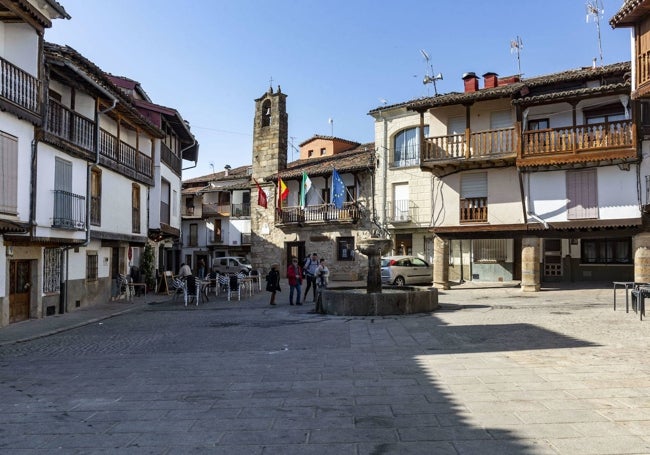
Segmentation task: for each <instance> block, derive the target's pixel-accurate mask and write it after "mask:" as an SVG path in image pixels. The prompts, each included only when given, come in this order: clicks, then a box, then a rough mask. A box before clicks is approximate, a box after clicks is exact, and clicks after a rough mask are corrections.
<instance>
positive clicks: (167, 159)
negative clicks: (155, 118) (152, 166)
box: [160, 142, 182, 175]
mask: <svg viewBox="0 0 650 455" xmlns="http://www.w3.org/2000/svg"><path fill="white" fill-rule="evenodd" d="M160 159H161V161H162V162H163V163H164V164H166V165H167V166H169V168H170V169H171V170H172V171H174V173H175V174H177V175H181V169H182V168H181V164H182V160H181V159H180V157H178V156H176V155H175V154H174V152H172V151H171V149H170V148H169V147H168V146H167V144H165V143H164V142H161V143H160Z"/></svg>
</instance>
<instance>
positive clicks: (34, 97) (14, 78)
mask: <svg viewBox="0 0 650 455" xmlns="http://www.w3.org/2000/svg"><path fill="white" fill-rule="evenodd" d="M40 90H41V84H40V81H39V80H38V79H37V78H35V77H34V76H32V75H31V74H29V73H27V72H25V71H23V70H22V69H20V68H18V67H17V66H16V65H14V64H13V63H10V62H9V61H7V60H5V59H4V58H2V57H0V104H1V105H2V108H3V109H2V110H8V111H9V112H11V113H13V114H16V115H18V116H19V117H24V118H27V119H28V120H29V121H31V122H33V123H35V124H38V125H40V124H41V109H40V103H39V99H40V98H39V93H40Z"/></svg>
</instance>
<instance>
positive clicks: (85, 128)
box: [45, 100, 95, 156]
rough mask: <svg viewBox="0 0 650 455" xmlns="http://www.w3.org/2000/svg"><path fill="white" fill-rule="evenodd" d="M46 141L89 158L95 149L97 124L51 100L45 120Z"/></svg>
mask: <svg viewBox="0 0 650 455" xmlns="http://www.w3.org/2000/svg"><path fill="white" fill-rule="evenodd" d="M45 132H46V135H45V141H46V142H49V143H51V144H52V145H55V146H57V147H60V148H66V149H72V150H77V151H81V152H82V153H83V154H85V155H87V156H89V155H91V154H92V153H94V149H95V122H94V121H93V120H91V119H89V118H87V117H84V116H83V115H80V114H78V113H77V112H74V111H73V110H71V109H69V108H67V107H65V106H64V105H62V104H61V103H59V102H57V101H54V100H49V101H48V103H47V118H46V119H45Z"/></svg>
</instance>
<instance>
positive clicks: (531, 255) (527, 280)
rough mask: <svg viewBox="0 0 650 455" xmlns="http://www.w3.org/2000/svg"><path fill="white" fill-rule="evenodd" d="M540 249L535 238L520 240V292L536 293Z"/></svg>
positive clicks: (538, 287) (537, 289)
mask: <svg viewBox="0 0 650 455" xmlns="http://www.w3.org/2000/svg"><path fill="white" fill-rule="evenodd" d="M539 258H540V247H539V239H538V238H537V237H524V238H523V239H521V290H522V291H523V292H538V291H539V289H540V283H539V279H540V278H539Z"/></svg>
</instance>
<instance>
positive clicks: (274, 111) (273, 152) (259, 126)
mask: <svg viewBox="0 0 650 455" xmlns="http://www.w3.org/2000/svg"><path fill="white" fill-rule="evenodd" d="M288 137H289V121H288V115H287V95H285V94H284V93H282V91H281V90H280V86H279V85H278V91H277V92H275V93H274V92H273V88H272V87H269V90H268V91H267V92H266V93H265V94H264V95H263V96H262V97H261V98H258V99H256V100H255V120H254V125H253V178H255V179H256V180H257V181H258V182H260V183H261V180H264V179H266V178H272V177H274V176H276V175H277V173H278V171H281V170H283V169H285V168H286V167H287V144H288Z"/></svg>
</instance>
